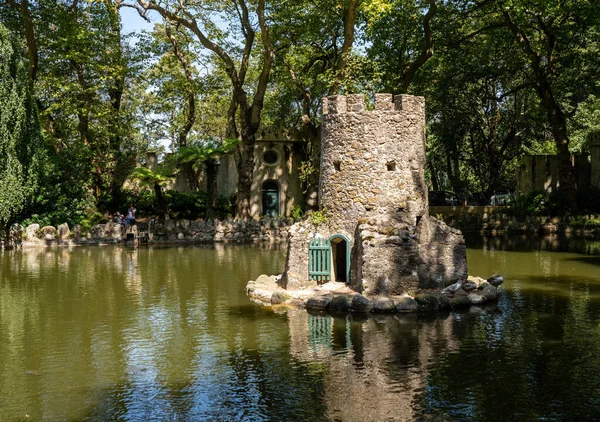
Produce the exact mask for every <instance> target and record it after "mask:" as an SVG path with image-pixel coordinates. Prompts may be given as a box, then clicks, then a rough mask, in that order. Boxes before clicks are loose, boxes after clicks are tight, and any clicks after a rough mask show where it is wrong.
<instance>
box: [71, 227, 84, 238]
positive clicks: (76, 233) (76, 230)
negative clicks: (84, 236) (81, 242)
mask: <svg viewBox="0 0 600 422" xmlns="http://www.w3.org/2000/svg"><path fill="white" fill-rule="evenodd" d="M81 230H82V227H81V225H80V224H75V225H74V226H73V237H75V238H76V239H77V238H79V237H81Z"/></svg>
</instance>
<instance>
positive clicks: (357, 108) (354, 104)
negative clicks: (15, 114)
mask: <svg viewBox="0 0 600 422" xmlns="http://www.w3.org/2000/svg"><path fill="white" fill-rule="evenodd" d="M322 101H323V102H322V104H323V115H332V114H344V113H365V112H367V113H368V112H370V111H369V110H367V109H366V107H365V96H364V95H363V94H348V95H331V96H329V97H323V100H322ZM374 111H396V112H409V113H424V112H425V99H424V98H423V97H417V96H414V95H406V94H400V95H392V94H375V110H374Z"/></svg>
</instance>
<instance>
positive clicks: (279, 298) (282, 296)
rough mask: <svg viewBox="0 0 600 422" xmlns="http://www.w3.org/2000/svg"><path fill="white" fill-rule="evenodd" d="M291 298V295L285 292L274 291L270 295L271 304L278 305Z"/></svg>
mask: <svg viewBox="0 0 600 422" xmlns="http://www.w3.org/2000/svg"><path fill="white" fill-rule="evenodd" d="M290 299H291V296H290V295H288V294H287V293H285V292H281V291H276V292H273V294H272V295H271V305H280V304H282V303H285V302H287V301H288V300H290Z"/></svg>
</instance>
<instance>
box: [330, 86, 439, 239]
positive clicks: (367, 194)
mask: <svg viewBox="0 0 600 422" xmlns="http://www.w3.org/2000/svg"><path fill="white" fill-rule="evenodd" d="M425 160H426V155H425V101H424V99H423V97H414V96H411V95H397V96H395V97H392V95H391V94H376V95H375V105H374V110H366V108H365V98H364V96H363V95H347V96H331V97H327V98H325V99H324V101H323V125H322V144H321V181H320V186H319V201H320V207H321V208H322V209H323V208H326V209H327V213H328V216H329V220H330V222H331V223H332V226H333V227H332V228H334V229H335V228H337V229H339V230H343V231H345V232H346V233H347V235H349V237H352V236H353V235H354V229H355V227H356V223H357V221H358V220H359V219H361V218H369V217H372V216H375V215H383V214H385V215H389V216H392V217H394V218H397V219H398V220H402V219H408V220H409V221H411V222H412V224H415V225H416V218H417V217H420V216H423V215H427V212H428V203H427V185H426V184H425V172H424V169H425ZM346 233H345V234H346Z"/></svg>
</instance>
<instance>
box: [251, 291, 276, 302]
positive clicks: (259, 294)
mask: <svg viewBox="0 0 600 422" xmlns="http://www.w3.org/2000/svg"><path fill="white" fill-rule="evenodd" d="M272 296H273V292H272V291H270V290H266V289H254V291H253V292H252V297H254V298H256V299H258V300H260V301H262V302H266V303H271V297H272Z"/></svg>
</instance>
